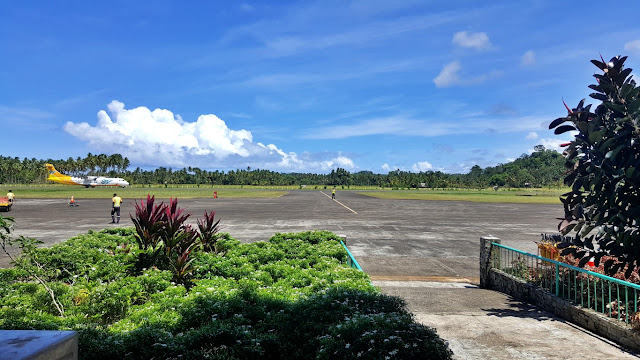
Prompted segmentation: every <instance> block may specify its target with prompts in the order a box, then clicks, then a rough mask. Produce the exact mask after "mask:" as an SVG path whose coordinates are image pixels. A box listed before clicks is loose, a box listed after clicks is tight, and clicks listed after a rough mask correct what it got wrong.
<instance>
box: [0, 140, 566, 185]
mask: <svg viewBox="0 0 640 360" xmlns="http://www.w3.org/2000/svg"><path fill="white" fill-rule="evenodd" d="M45 163H52V164H54V165H55V167H56V169H57V170H58V171H60V172H62V173H66V174H69V175H74V176H83V175H105V176H119V177H124V178H125V179H127V180H128V181H129V182H130V183H131V184H202V185H257V186H278V185H279V186H283V185H338V186H345V187H346V186H350V185H358V186H380V187H396V188H419V187H427V188H451V187H468V188H484V187H488V186H509V187H528V186H532V187H547V186H557V185H561V184H562V180H563V178H564V175H563V174H564V173H565V168H564V163H565V159H564V158H563V157H562V155H561V154H559V153H558V152H556V151H554V150H546V149H544V147H542V146H540V145H538V146H536V151H534V152H533V153H531V154H523V155H522V156H520V157H519V158H518V159H516V160H515V161H513V162H510V163H507V164H500V165H497V166H494V167H487V168H485V169H482V168H481V167H480V166H477V165H476V166H474V167H472V168H471V171H470V172H469V173H468V174H446V173H443V172H441V171H424V172H419V173H414V172H409V171H401V170H394V171H390V172H389V173H387V174H375V173H373V172H371V171H360V172H356V173H350V172H349V171H347V170H345V169H342V168H337V169H334V170H332V171H331V173H329V174H313V173H279V172H275V171H270V170H260V169H251V168H246V169H238V170H231V171H228V172H224V171H220V170H215V171H208V170H202V169H200V168H197V167H186V168H182V169H177V170H173V169H171V168H165V167H159V168H157V169H155V170H142V169H140V168H136V169H134V170H129V169H128V168H129V159H127V158H126V157H123V156H122V155H120V154H113V155H105V154H99V155H93V154H91V153H89V154H87V156H86V157H85V158H81V157H78V158H76V159H74V158H68V159H66V160H52V159H47V160H37V159H35V158H33V159H27V158H25V159H23V160H20V159H19V158H17V157H14V158H12V157H6V156H2V155H0V183H11V184H42V183H46V177H47V172H46V169H45Z"/></svg>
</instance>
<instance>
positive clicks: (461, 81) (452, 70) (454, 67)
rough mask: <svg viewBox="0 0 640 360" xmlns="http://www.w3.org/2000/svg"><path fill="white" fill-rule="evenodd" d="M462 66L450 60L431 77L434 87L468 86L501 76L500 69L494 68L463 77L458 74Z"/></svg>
mask: <svg viewBox="0 0 640 360" xmlns="http://www.w3.org/2000/svg"><path fill="white" fill-rule="evenodd" d="M461 69H462V66H461V64H460V62H459V61H452V62H450V63H448V64H447V65H445V66H444V67H443V68H442V71H440V73H439V74H438V76H436V77H435V78H434V79H433V83H434V84H435V85H436V87H439V88H444V87H450V86H469V85H476V84H480V83H483V82H485V81H487V80H489V79H491V78H495V77H499V76H502V71H498V70H494V71H491V72H489V73H486V74H480V75H475V76H466V77H463V76H461V75H460V70H461Z"/></svg>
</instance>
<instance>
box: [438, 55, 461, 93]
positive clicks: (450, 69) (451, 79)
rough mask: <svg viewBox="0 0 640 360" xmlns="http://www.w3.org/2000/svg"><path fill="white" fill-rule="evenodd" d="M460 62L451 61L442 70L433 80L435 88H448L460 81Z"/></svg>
mask: <svg viewBox="0 0 640 360" xmlns="http://www.w3.org/2000/svg"><path fill="white" fill-rule="evenodd" d="M460 68H461V66H460V62H458V61H453V62H450V63H448V64H447V65H445V66H444V68H442V71H440V74H438V76H436V77H435V79H433V82H434V84H436V87H448V86H453V85H457V84H459V83H460V82H461V81H460V74H459V72H460Z"/></svg>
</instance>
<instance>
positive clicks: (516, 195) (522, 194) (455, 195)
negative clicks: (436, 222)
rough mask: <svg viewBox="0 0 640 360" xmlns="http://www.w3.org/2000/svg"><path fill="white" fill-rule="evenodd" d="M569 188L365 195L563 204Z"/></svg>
mask: <svg viewBox="0 0 640 360" xmlns="http://www.w3.org/2000/svg"><path fill="white" fill-rule="evenodd" d="M567 191H568V189H504V190H503V189H499V190H498V191H495V190H493V189H481V190H474V189H451V190H433V189H420V190H392V191H367V192H362V194H363V195H367V196H372V197H376V198H379V199H401V200H450V201H473V202H487V203H520V204H561V202H560V199H559V197H560V195H562V194H564V193H566V192H567Z"/></svg>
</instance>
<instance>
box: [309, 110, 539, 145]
mask: <svg viewBox="0 0 640 360" xmlns="http://www.w3.org/2000/svg"><path fill="white" fill-rule="evenodd" d="M442 117H443V118H446V119H447V120H446V121H442V120H434V119H417V118H412V117H408V116H402V115H398V116H390V117H383V118H371V119H364V120H358V121H355V122H353V123H351V124H344V125H336V126H325V127H317V128H309V129H305V130H304V131H303V133H304V135H303V136H302V138H304V139H345V138H350V137H359V136H372V135H398V136H421V137H437V136H444V135H454V134H486V133H511V132H521V131H533V130H540V129H542V128H543V125H544V124H548V119H549V118H550V117H549V116H547V115H542V116H520V117H508V118H503V119H494V118H488V117H483V116H475V117H473V116H469V117H465V114H462V116H451V115H442Z"/></svg>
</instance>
